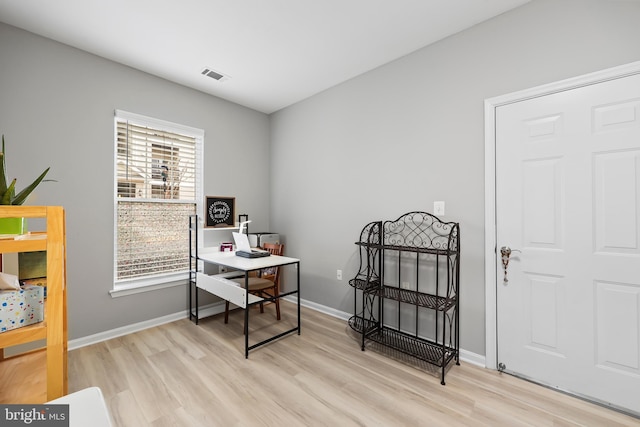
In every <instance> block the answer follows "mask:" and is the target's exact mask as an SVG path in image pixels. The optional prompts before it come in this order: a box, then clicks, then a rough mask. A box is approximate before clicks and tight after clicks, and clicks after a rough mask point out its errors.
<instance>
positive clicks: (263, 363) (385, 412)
mask: <svg viewBox="0 0 640 427" xmlns="http://www.w3.org/2000/svg"><path fill="white" fill-rule="evenodd" d="M282 305H283V320H282V321H281V322H275V316H274V307H273V305H270V306H267V307H265V313H264V314H259V312H258V311H257V310H252V311H251V312H250V316H251V320H250V325H251V332H250V335H249V336H250V338H251V342H255V341H254V340H257V339H259V338H260V337H261V336H264V334H272V333H273V332H274V330H275V329H277V328H281V330H285V329H288V328H290V327H292V325H294V324H295V310H294V306H293V305H292V304H289V303H285V302H283V303H282ZM243 319H244V317H243V313H242V311H241V310H236V311H234V312H232V313H231V315H230V319H229V324H227V325H225V324H224V323H223V318H222V316H221V315H218V316H213V317H210V318H208V319H203V320H201V321H200V324H199V325H197V326H196V325H195V324H193V323H192V322H190V321H189V320H187V319H184V320H180V321H177V322H173V323H170V324H167V325H163V326H159V327H155V328H151V329H147V330H145V331H141V332H138V333H134V334H131V335H127V336H124V337H120V338H116V339H112V340H109V341H106V342H102V343H99V344H95V345H91V346H87V347H83V348H80V349H77V350H73V351H71V352H70V353H69V391H70V392H73V391H76V390H80V389H83V388H85V387H89V386H99V387H100V388H101V389H102V391H103V393H104V396H105V399H106V400H107V405H108V406H109V409H110V411H111V416H112V418H113V421H114V424H115V425H116V426H121V427H143V426H154V427H159V426H188V427H195V426H208V427H209V426H243V427H251V426H282V427H290V426H332V427H333V426H339V427H346V426H394V427H395V426H578V425H579V426H607V427H611V426H639V425H640V420H639V419H636V418H632V417H629V416H626V415H623V414H621V413H618V412H615V411H612V410H609V409H606V408H603V407H600V406H598V405H594V404H591V403H588V402H585V401H583V400H580V399H577V398H574V397H571V396H567V395H565V394H563V393H560V392H556V391H554V390H550V389H547V388H544V387H540V386H537V385H534V384H532V383H529V382H527V381H523V380H520V379H517V378H514V377H512V376H509V375H505V374H500V373H497V372H494V371H490V370H486V369H483V368H479V367H477V366H473V365H470V364H468V363H465V362H462V363H461V366H453V367H452V368H451V369H450V370H449V372H448V373H447V375H446V377H445V379H446V383H447V384H446V386H442V385H440V379H439V377H438V376H437V374H436V373H435V372H430V371H432V369H430V368H429V367H428V366H420V365H417V364H415V363H413V364H410V363H408V362H410V361H407V360H404V361H403V360H402V357H400V356H397V355H393V354H383V353H384V351H383V350H382V349H379V350H375V349H370V348H367V350H366V351H364V352H363V351H361V350H360V346H359V344H358V341H357V336H356V335H354V333H353V332H352V331H351V329H350V328H349V326H348V325H347V324H346V322H345V321H343V320H340V319H336V318H333V317H330V316H328V315H325V314H322V313H318V312H316V311H313V310H310V309H305V308H302V334H301V335H299V336H298V335H295V334H293V335H289V336H286V337H284V338H282V339H280V340H277V341H275V342H272V343H269V344H268V345H266V346H263V347H259V348H257V349H255V350H253V351H251V352H250V353H249V358H248V359H245V358H244V337H243V334H242V322H243ZM639 396H640V394H639Z"/></svg>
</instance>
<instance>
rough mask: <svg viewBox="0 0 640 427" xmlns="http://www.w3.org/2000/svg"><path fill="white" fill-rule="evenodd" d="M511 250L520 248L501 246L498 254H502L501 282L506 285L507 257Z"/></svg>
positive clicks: (514, 250)
mask: <svg viewBox="0 0 640 427" xmlns="http://www.w3.org/2000/svg"><path fill="white" fill-rule="evenodd" d="M512 252H520V253H522V251H521V250H520V249H511V248H510V247H509V246H503V247H501V248H500V254H501V255H502V269H503V270H504V279H503V283H504V284H505V285H506V284H507V283H509V279H507V268H508V267H509V257H510V256H511V253H512Z"/></svg>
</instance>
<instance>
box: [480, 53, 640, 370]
mask: <svg viewBox="0 0 640 427" xmlns="http://www.w3.org/2000/svg"><path fill="white" fill-rule="evenodd" d="M635 74H640V61H638V62H632V63H630V64H626V65H621V66H618V67H614V68H609V69H606V70H603V71H598V72H595V73H590V74H586V75H583V76H579V77H574V78H571V79H567V80H562V81H559V82H555V83H550V84H547V85H543V86H538V87H534V88H531V89H526V90H523V91H520V92H514V93H510V94H507V95H502V96H498V97H495V98H489V99H486V100H485V102H484V113H485V125H484V126H485V159H484V164H485V196H484V200H485V216H484V217H485V329H486V338H485V363H486V367H487V368H489V369H497V356H498V347H497V346H498V343H497V330H496V328H497V319H496V308H497V307H496V280H497V277H496V271H497V270H496V269H497V266H498V264H497V262H498V260H497V254H496V162H495V158H496V157H495V147H496V138H495V137H496V135H495V129H496V126H495V112H496V108H498V107H500V106H502V105H507V104H511V103H514V102H520V101H524V100H527V99H532V98H537V97H540V96H545V95H550V94H553V93H558V92H562V91H566V90H571V89H576V88H579V87H583V86H588V85H592V84H596V83H601V82H604V81H608V80H614V79H618V78H622V77H627V76H631V75H635Z"/></svg>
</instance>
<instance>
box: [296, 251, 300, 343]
mask: <svg viewBox="0 0 640 427" xmlns="http://www.w3.org/2000/svg"><path fill="white" fill-rule="evenodd" d="M296 272H297V273H298V274H297V276H298V335H300V263H299V262H298V263H297V264H296Z"/></svg>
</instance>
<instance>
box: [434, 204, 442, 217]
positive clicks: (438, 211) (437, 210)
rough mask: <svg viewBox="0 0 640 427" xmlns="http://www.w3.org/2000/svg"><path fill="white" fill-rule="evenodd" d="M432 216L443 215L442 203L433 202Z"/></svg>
mask: <svg viewBox="0 0 640 427" xmlns="http://www.w3.org/2000/svg"><path fill="white" fill-rule="evenodd" d="M433 214H434V215H444V202H442V201H438V202H433Z"/></svg>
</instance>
